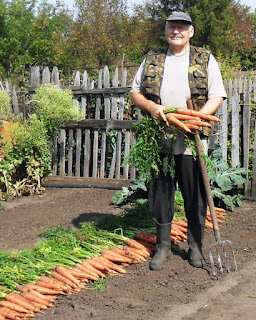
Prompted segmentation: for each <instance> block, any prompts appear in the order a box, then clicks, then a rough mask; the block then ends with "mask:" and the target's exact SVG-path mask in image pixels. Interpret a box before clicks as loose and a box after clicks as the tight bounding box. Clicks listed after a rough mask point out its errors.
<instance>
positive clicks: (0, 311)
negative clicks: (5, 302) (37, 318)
mask: <svg viewBox="0 0 256 320" xmlns="http://www.w3.org/2000/svg"><path fill="white" fill-rule="evenodd" d="M0 315H1V316H3V317H5V318H8V319H12V320H19V319H21V316H22V315H21V314H20V313H18V312H15V311H13V310H11V309H9V308H6V307H2V308H0Z"/></svg>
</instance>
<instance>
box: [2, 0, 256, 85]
mask: <svg viewBox="0 0 256 320" xmlns="http://www.w3.org/2000/svg"><path fill="white" fill-rule="evenodd" d="M173 10H186V11H188V12H189V13H190V14H191V16H192V18H193V21H194V26H195V30H196V33H195V36H194V39H193V44H194V45H198V46H204V47H207V48H209V49H210V50H211V51H212V53H213V54H214V55H215V56H216V57H217V58H218V59H219V60H220V61H222V63H227V64H228V65H229V66H231V67H235V68H236V69H241V70H250V69H251V70H252V69H254V70H255V69H256V31H255V30H256V14H255V13H251V12H250V11H249V7H247V6H243V5H241V4H240V3H239V1H237V0H219V1H211V0H193V1H192V0H157V1H153V0H145V1H144V3H143V4H142V5H137V6H135V7H134V8H133V10H132V11H131V10H128V7H127V1H126V0H76V1H75V6H74V11H71V10H69V9H67V8H66V7H65V6H64V4H63V3H62V2H61V1H58V2H57V4H56V5H53V4H51V3H50V2H48V0H43V1H41V2H37V1H36V0H8V1H7V0H0V27H1V34H0V78H1V77H2V78H6V77H7V78H13V79H15V80H16V81H19V82H21V84H24V82H26V81H27V77H26V76H27V73H28V72H27V70H28V69H29V67H30V66H32V65H40V66H46V65H48V66H49V67H50V68H51V67H52V66H54V65H56V66H57V67H58V68H59V70H62V72H63V73H64V74H67V75H68V74H69V73H70V72H71V71H70V70H75V69H87V70H89V69H93V68H98V67H101V66H103V65H117V64H119V65H120V64H122V65H123V64H126V65H134V64H136V65H137V64H138V63H140V62H141V61H142V59H143V57H144V55H145V53H146V52H147V51H148V50H149V49H152V48H155V47H164V46H166V43H165V39H164V35H163V33H164V24H165V19H166V17H167V16H168V15H169V14H170V12H171V11H173ZM25 84H26V83H25Z"/></svg>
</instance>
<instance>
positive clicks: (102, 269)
mask: <svg viewBox="0 0 256 320" xmlns="http://www.w3.org/2000/svg"><path fill="white" fill-rule="evenodd" d="M215 209H216V212H217V215H218V218H219V220H220V222H221V221H222V219H223V218H224V217H225V211H224V210H222V209H219V208H215ZM206 226H207V227H212V222H211V218H210V213H209V212H208V213H207V225H206ZM145 229H146V230H147V228H145ZM148 230H150V229H148ZM186 233H187V223H186V222H185V221H184V220H181V219H179V220H174V221H173V223H172V232H171V240H172V242H174V243H176V244H177V243H178V242H179V241H185V240H186V238H187V236H186ZM43 235H44V237H45V239H44V240H43V241H41V242H40V243H38V244H36V248H35V249H34V250H33V251H30V250H21V251H20V252H11V253H9V254H4V253H2V252H0V254H1V259H0V273H1V285H2V286H1V287H0V295H1V297H2V298H4V300H2V301H0V320H6V319H14V320H21V319H27V318H30V317H33V315H34V314H35V313H36V312H39V311H40V310H42V309H46V308H49V307H52V306H53V305H54V301H55V300H56V299H57V297H58V295H62V294H71V293H74V292H78V291H80V290H82V289H83V288H84V287H85V286H86V285H87V284H88V283H92V282H97V281H98V280H100V279H103V278H105V277H106V275H115V274H117V273H119V274H120V273H121V274H124V273H126V270H125V268H124V267H125V266H127V265H130V264H132V263H138V262H143V261H146V258H148V257H150V255H151V253H152V250H155V245H156V235H155V234H153V233H151V232H137V233H136V234H135V236H134V237H135V238H136V239H137V240H135V239H130V238H127V237H125V236H123V235H120V234H116V233H112V232H108V231H106V230H97V229H96V228H95V226H94V225H93V224H92V223H84V224H82V228H81V229H79V230H64V229H62V228H60V227H58V228H52V229H51V230H49V231H46V232H44V234H43ZM82 258H85V259H82ZM10 262H13V264H14V265H13V266H11V263H10ZM4 288H5V290H4Z"/></svg>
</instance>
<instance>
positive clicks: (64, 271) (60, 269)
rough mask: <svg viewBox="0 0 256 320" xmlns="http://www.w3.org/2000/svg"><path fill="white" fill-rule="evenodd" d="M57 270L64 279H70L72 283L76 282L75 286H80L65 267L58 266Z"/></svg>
mask: <svg viewBox="0 0 256 320" xmlns="http://www.w3.org/2000/svg"><path fill="white" fill-rule="evenodd" d="M55 270H56V272H58V273H59V274H61V275H62V276H63V277H65V278H67V279H69V280H70V281H72V282H74V284H76V285H77V286H79V281H78V280H77V279H76V278H75V277H74V276H73V275H72V274H71V273H70V272H69V270H67V269H66V268H64V267H63V266H57V267H56V269H55Z"/></svg>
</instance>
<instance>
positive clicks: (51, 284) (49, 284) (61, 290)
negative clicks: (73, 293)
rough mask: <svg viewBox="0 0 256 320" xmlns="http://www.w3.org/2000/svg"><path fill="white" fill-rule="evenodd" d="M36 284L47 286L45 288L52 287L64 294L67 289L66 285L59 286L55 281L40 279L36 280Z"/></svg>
mask: <svg viewBox="0 0 256 320" xmlns="http://www.w3.org/2000/svg"><path fill="white" fill-rule="evenodd" d="M36 285H37V286H40V287H42V288H45V289H50V290H53V291H56V292H58V294H62V293H63V292H64V291H65V287H64V286H62V287H61V286H59V285H57V284H56V285H55V284H53V283H47V282H45V281H44V280H38V281H37V282H36Z"/></svg>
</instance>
